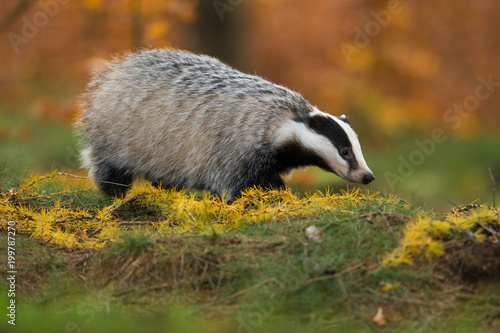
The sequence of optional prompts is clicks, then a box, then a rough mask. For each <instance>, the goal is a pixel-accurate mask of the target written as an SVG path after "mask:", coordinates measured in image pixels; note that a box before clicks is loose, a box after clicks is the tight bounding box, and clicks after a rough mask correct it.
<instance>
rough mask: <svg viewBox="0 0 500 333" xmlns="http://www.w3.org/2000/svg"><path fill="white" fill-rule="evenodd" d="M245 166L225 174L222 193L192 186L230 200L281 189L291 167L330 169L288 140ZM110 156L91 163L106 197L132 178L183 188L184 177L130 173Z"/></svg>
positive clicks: (123, 188) (117, 193) (125, 186)
mask: <svg viewBox="0 0 500 333" xmlns="http://www.w3.org/2000/svg"><path fill="white" fill-rule="evenodd" d="M259 155H260V156H259V157H258V158H255V159H254V160H253V161H252V162H250V163H249V164H248V165H246V166H245V169H244V170H242V169H239V170H234V172H235V174H233V175H228V177H226V179H227V183H226V184H222V187H223V189H224V190H223V193H218V192H216V191H213V190H212V189H211V188H210V187H209V186H208V185H207V184H204V183H199V184H196V185H195V186H191V187H192V188H196V189H202V190H211V191H212V192H214V194H216V195H219V196H222V195H225V196H226V197H227V198H228V199H234V198H235V197H237V196H238V195H239V194H240V193H241V191H242V190H244V189H245V188H248V187H253V186H260V187H262V188H281V187H284V186H285V183H284V182H283V179H282V177H281V175H282V174H285V173H288V172H289V171H291V170H292V169H295V168H298V167H303V166H309V165H315V166H319V167H321V168H323V169H325V170H327V171H330V172H331V171H332V170H330V169H329V168H328V166H327V165H326V163H325V162H324V161H323V160H322V159H321V158H320V157H319V156H317V155H316V154H314V152H312V151H310V150H308V149H306V148H304V147H301V146H300V145H298V144H296V143H289V144H286V145H285V146H283V147H281V148H279V149H278V150H275V151H269V152H265V153H261V154H259ZM116 165H117V163H116V164H115V163H113V161H112V159H111V158H102V159H100V160H99V162H98V163H97V164H96V165H95V169H96V171H95V174H94V177H95V181H96V183H97V185H98V187H99V189H100V190H101V191H103V192H104V193H106V194H107V195H110V196H123V195H125V194H126V193H127V191H128V189H129V188H130V186H131V184H132V181H133V179H134V178H135V177H138V176H144V177H145V178H146V179H147V180H149V181H151V183H152V184H153V185H154V186H156V187H159V188H164V189H170V188H183V187H184V185H185V184H186V183H188V181H187V180H181V179H178V180H177V182H176V183H173V182H172V181H171V180H169V177H168V175H165V177H163V178H156V177H151V176H150V175H148V174H143V175H141V174H134V173H132V172H131V171H130V170H129V169H127V168H123V167H117V166H116ZM207 178H209V177H208V176H207Z"/></svg>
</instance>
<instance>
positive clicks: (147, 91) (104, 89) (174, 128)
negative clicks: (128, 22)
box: [78, 50, 375, 199]
mask: <svg viewBox="0 0 500 333" xmlns="http://www.w3.org/2000/svg"><path fill="white" fill-rule="evenodd" d="M82 104H83V112H82V115H81V119H80V120H79V123H78V126H79V127H80V130H81V132H82V134H83V135H84V136H85V138H86V140H85V145H86V147H85V149H84V150H83V152H82V156H83V158H84V161H85V165H86V167H87V168H89V171H90V174H91V175H92V176H93V177H94V178H95V180H96V182H97V184H98V186H99V188H100V189H101V190H102V191H104V192H105V193H107V194H110V195H119V194H123V193H125V192H126V190H127V189H128V186H129V185H130V184H131V182H132V179H133V178H134V177H136V176H141V175H142V176H144V177H145V178H146V179H148V180H151V181H152V182H153V183H155V184H161V185H162V186H164V187H186V188H198V189H206V190H210V191H212V192H213V193H215V194H218V195H223V194H225V195H226V197H227V198H229V199H232V198H234V197H235V196H237V195H238V194H239V193H240V191H241V190H242V189H244V188H246V187H249V186H253V185H261V186H263V187H280V186H282V185H283V181H282V178H281V175H282V174H284V173H287V172H288V171H290V170H291V169H293V168H297V167H300V166H307V165H317V166H319V167H321V168H323V169H326V170H329V171H331V172H334V173H336V174H337V175H339V176H340V177H342V178H344V179H346V180H349V181H352V182H358V183H364V184H367V183H369V182H370V181H372V180H373V179H374V178H375V177H374V176H373V173H372V172H371V171H370V169H369V168H368V166H367V165H366V163H365V161H364V159H363V155H362V153H361V148H360V145H359V142H358V139H357V135H356V134H355V133H354V131H353V130H352V128H351V126H350V125H349V123H348V122H347V118H345V116H342V117H339V118H337V117H334V116H330V115H328V114H326V113H323V112H321V111H319V110H318V109H317V108H315V107H314V106H312V105H311V104H309V103H308V102H307V101H306V100H305V99H304V98H303V97H302V96H301V95H299V94H298V93H296V92H293V91H291V90H289V89H287V88H284V87H282V86H279V85H276V84H273V83H271V82H269V81H266V80H264V79H262V78H260V77H258V76H254V75H247V74H244V73H241V72H239V71H237V70H235V69H233V68H231V67H229V66H228V65H226V64H224V63H222V62H220V61H219V60H217V59H215V58H212V57H209V56H205V55H195V54H192V53H189V52H181V51H167V50H150V51H144V52H142V53H135V54H129V55H128V56H126V57H125V58H124V59H121V60H115V61H112V62H110V63H107V64H106V65H105V66H103V67H101V68H100V69H99V70H98V71H96V72H95V73H94V76H93V80H92V81H91V83H90V84H89V85H88V88H87V90H86V92H85V93H84V94H83V103H82Z"/></svg>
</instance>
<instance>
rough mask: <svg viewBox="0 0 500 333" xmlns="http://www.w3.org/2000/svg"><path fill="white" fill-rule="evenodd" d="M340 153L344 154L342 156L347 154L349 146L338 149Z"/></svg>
mask: <svg viewBox="0 0 500 333" xmlns="http://www.w3.org/2000/svg"><path fill="white" fill-rule="evenodd" d="M340 153H341V154H342V155H344V156H347V155H349V148H343V149H342V150H341V151H340Z"/></svg>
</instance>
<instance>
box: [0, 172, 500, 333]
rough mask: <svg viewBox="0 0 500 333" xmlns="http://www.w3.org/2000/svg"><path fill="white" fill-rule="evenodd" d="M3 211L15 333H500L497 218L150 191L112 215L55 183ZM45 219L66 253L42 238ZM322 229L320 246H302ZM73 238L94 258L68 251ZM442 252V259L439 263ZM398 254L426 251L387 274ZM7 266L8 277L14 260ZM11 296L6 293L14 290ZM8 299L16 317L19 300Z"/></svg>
mask: <svg viewBox="0 0 500 333" xmlns="http://www.w3.org/2000/svg"><path fill="white" fill-rule="evenodd" d="M9 207H10V208H9ZM179 207H182V208H183V209H179ZM0 208H1V209H2V212H3V213H2V215H0V223H1V224H0V226H1V228H2V229H4V230H6V229H7V222H8V221H9V220H15V221H16V226H17V231H18V234H17V237H16V266H17V270H18V274H17V279H16V304H17V305H18V307H17V321H16V327H15V329H13V327H11V326H10V325H9V324H7V323H6V320H5V319H4V320H2V321H0V330H2V331H5V332H10V331H12V332H59V331H82V332H87V331H88V332H114V331H117V332H118V331H120V332H122V331H127V332H134V331H141V332H142V331H148V332H160V331H162V332H163V331H172V332H225V331H227V332H271V331H272V332H281V331H282V332H318V331H324V332H345V331H349V332H357V331H359V332H364V331H367V330H368V331H371V330H373V331H380V330H381V331H398V332H399V331H409V332H411V331H415V332H422V331H436V330H439V331H441V330H442V331H448V332H460V331H462V332H469V331H486V332H488V331H491V332H494V331H497V330H498V328H499V327H500V320H499V318H500V301H499V293H498V290H499V289H498V287H499V284H500V281H499V280H498V277H499V276H500V262H499V260H500V259H497V258H500V247H499V245H498V244H499V243H498V240H497V241H495V237H498V234H499V232H500V228H499V227H498V226H499V223H498V222H499V217H498V212H497V211H496V210H495V209H494V208H491V207H488V206H466V207H462V208H461V209H458V210H456V211H454V212H452V213H450V214H449V215H447V216H446V217H445V218H442V219H439V218H437V217H436V216H435V215H434V214H433V213H432V212H429V211H425V210H422V209H419V208H415V207H413V206H411V205H409V204H408V203H407V202H405V201H403V200H400V199H397V198H394V197H392V196H384V195H381V194H374V193H371V194H370V193H364V192H359V191H349V192H345V193H339V194H334V193H329V194H328V193H327V194H311V195H306V196H302V195H295V194H292V193H291V192H289V191H285V192H279V191H271V192H260V191H258V190H254V191H249V192H248V193H247V194H246V195H244V196H243V197H242V198H241V199H240V201H236V202H234V203H233V204H232V205H227V204H226V203H224V202H223V201H221V200H220V199H218V198H213V197H210V196H208V195H205V194H200V195H194V194H191V193H186V192H176V191H159V190H156V189H153V188H152V187H151V186H150V185H149V184H148V183H142V184H138V185H137V186H135V187H134V188H133V189H132V191H131V193H130V194H129V195H128V196H127V197H125V198H122V199H115V200H113V199H110V198H108V197H105V196H103V195H102V194H100V193H99V192H97V191H96V190H95V189H94V188H93V186H92V184H91V183H88V182H86V181H85V179H81V178H79V177H73V176H69V175H65V174H58V173H56V172H54V173H51V174H47V175H44V176H33V177H32V178H30V179H26V180H25V181H24V183H23V185H21V186H20V187H17V188H14V190H13V191H12V192H9V191H4V192H2V194H1V200H0ZM7 208H8V210H6V209H7ZM12 208H13V209H14V213H12ZM186 210H187V211H189V214H186ZM20 211H22V212H23V213H22V214H24V215H22V216H20V215H19V212H20ZM106 211H108V212H109V213H108V214H104V213H103V212H106ZM76 212H78V214H83V215H77V213H76ZM82 212H83V213H82ZM13 214H14V215H13ZM15 214H18V215H15ZM41 214H45V215H44V216H45V217H46V219H45V220H43V219H41V218H40V216H42V215H41ZM71 214H73V215H71ZM54 215H57V216H54ZM78 216H79V217H78ZM75 217H78V218H75ZM98 217H102V218H101V219H99V218H98ZM455 217H456V219H455ZM42 220H43V221H44V223H45V224H44V226H46V227H50V228H52V229H51V230H52V232H53V235H56V234H57V235H59V236H58V237H59V238H60V239H59V240H57V239H55V238H56V237H52V238H44V237H42V236H41V235H42V234H40V233H37V232H36V226H37V223H41V222H40V221H42ZM422 221H428V223H427V224H425V225H423V224H422V228H420V229H418V228H417V230H418V234H416V235H414V237H412V239H420V240H422V243H418V244H414V243H411V244H408V243H405V236H407V235H408V232H409V231H408V230H414V229H412V228H409V226H410V225H411V224H412V223H417V224H418V223H423V222H422ZM461 221H462V222H461ZM471 221H472V222H471ZM438 222H443V223H448V227H449V226H451V225H454V224H456V225H459V226H460V228H457V229H456V230H451V227H450V228H447V227H445V226H444V225H443V224H440V223H438ZM467 223H468V224H467ZM108 224H110V225H111V224H113V225H114V227H113V228H111V227H110V229H109V230H110V231H109V233H108V234H107V236H106V237H108V238H101V240H103V246H101V245H99V246H95V245H92V244H94V243H92V242H90V241H89V242H85V241H83V240H85V239H88V240H92V239H94V238H95V239H97V238H99V237H100V235H101V234H102V233H103V232H104V231H105V230H106V225H108ZM311 225H314V226H315V227H316V228H318V229H319V230H320V238H319V240H313V239H311V238H309V237H308V236H307V234H306V233H305V229H306V227H308V226H311ZM56 227H57V228H56ZM83 227H84V228H83ZM82 228H83V229H82ZM443 229H446V230H451V231H449V232H448V233H445V232H442V230H443ZM82 230H85V232H84V233H82ZM64 234H68V235H70V234H71V235H74V237H76V238H77V239H79V240H78V241H79V242H80V244H83V245H85V246H81V247H78V246H66V245H65V244H66V243H65V242H69V241H70V240H69V239H70V238H65V237H66V236H64ZM4 235H5V233H4ZM61 235H62V236H61ZM68 237H69V236H68ZM78 237H79V238H78ZM71 239H73V238H71ZM82 239H83V240H82ZM432 241H434V242H438V241H439V242H440V244H442V248H441V250H442V252H439V251H437V252H436V253H434V255H432V253H433V251H434V250H433V248H432V246H430V244H433V243H431V242H432ZM87 245H88V246H87ZM417 247H418V248H419V249H421V250H422V251H420V252H419V251H413V250H414V249H416V248H417ZM6 248H7V239H6V237H2V238H1V239H0V249H1V251H2V252H3V253H6ZM398 249H399V250H400V251H403V252H401V253H406V252H404V251H408V250H412V251H413V252H411V253H413V255H412V257H411V259H412V260H411V264H409V263H405V261H402V262H401V263H398V264H392V265H389V264H384V259H385V258H387V257H390V256H391V254H393V253H394V251H398ZM429 249H431V250H429ZM426 251H427V252H430V255H427V254H426V253H427V252H426ZM471 253H473V254H474V256H473V257H471ZM0 265H1V266H0V269H1V270H2V271H7V268H6V266H5V265H6V260H2V262H1V263H0ZM0 285H1V286H2V290H6V288H7V284H6V281H5V280H4V281H2V282H1V283H0ZM7 289H8V288H7ZM0 297H2V298H3V299H2V304H4V305H5V304H7V303H6V302H7V301H8V299H7V295H6V293H4V292H2V294H1V296H0ZM379 307H381V308H382V309H383V312H384V315H385V316H386V317H387V319H388V321H387V323H385V324H384V325H382V326H378V325H377V324H376V323H374V322H373V321H372V318H373V316H374V315H375V313H376V311H377V308H379ZM2 308H4V309H5V307H3V306H2Z"/></svg>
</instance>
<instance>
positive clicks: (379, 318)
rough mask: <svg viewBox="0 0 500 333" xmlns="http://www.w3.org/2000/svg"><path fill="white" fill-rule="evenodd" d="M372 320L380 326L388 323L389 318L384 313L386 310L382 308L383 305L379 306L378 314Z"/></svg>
mask: <svg viewBox="0 0 500 333" xmlns="http://www.w3.org/2000/svg"><path fill="white" fill-rule="evenodd" d="M372 321H373V322H374V323H375V324H377V325H378V326H384V325H385V324H387V318H386V316H385V315H384V310H383V309H382V307H380V306H379V307H378V309H377V314H376V315H375V317H373V318H372Z"/></svg>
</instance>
